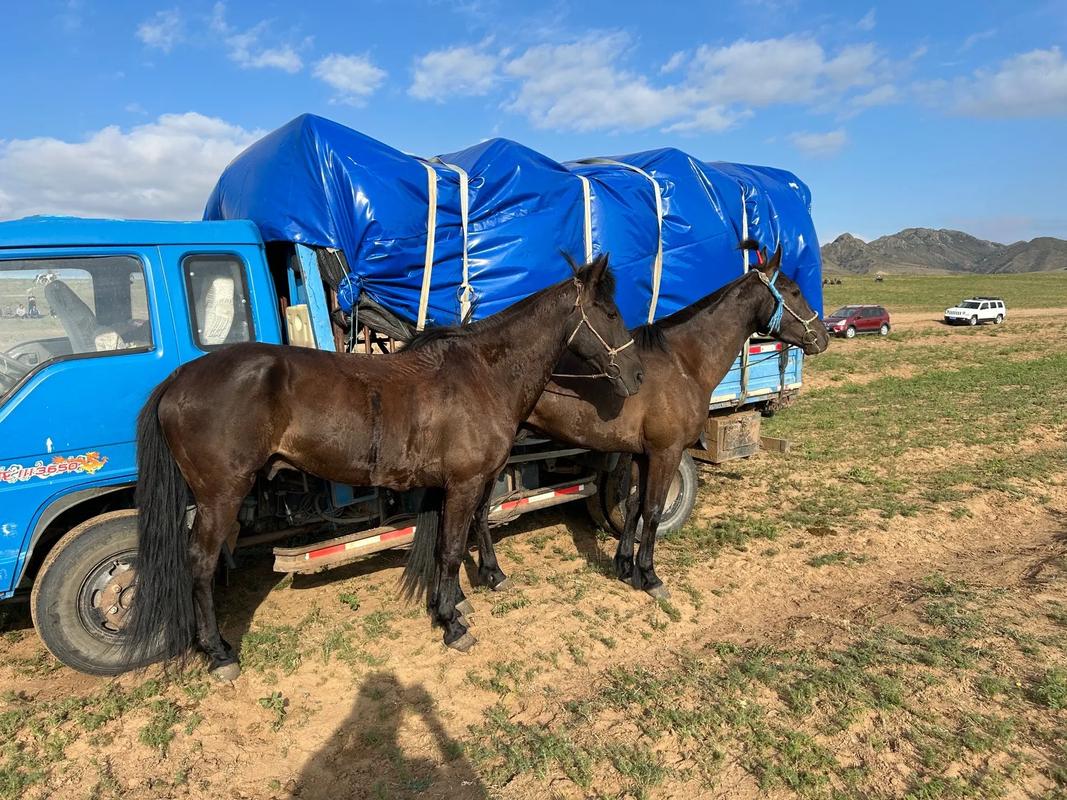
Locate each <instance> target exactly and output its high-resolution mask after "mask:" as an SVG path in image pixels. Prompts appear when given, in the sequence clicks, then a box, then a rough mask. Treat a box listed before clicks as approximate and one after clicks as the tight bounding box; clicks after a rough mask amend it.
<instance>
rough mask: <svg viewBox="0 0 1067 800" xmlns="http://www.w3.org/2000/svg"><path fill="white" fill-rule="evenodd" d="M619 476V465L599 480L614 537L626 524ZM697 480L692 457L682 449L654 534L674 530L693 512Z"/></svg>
mask: <svg viewBox="0 0 1067 800" xmlns="http://www.w3.org/2000/svg"><path fill="white" fill-rule="evenodd" d="M625 463H626V464H629V463H630V462H628V461H627V462H625ZM621 480H622V473H621V471H620V470H619V469H616V470H615V471H614V472H612V473H610V474H607V475H605V477H604V480H603V481H602V482H601V487H602V492H601V494H602V501H601V502H603V504H604V511H605V516H606V517H607V520H608V522H609V523H610V527H609V528H608V530H610V531H611V532H612V533H614V534H615V537H616V538H618V537H619V536H621V535H622V530H623V527H624V526H625V524H626V514H625V505H626V504H625V498H623V497H622V496H621V494H622V492H621V485H620V484H621ZM698 483H699V481H698V478H697V465H696V462H695V461H693V457H692V456H690V455H689V454H688V453H683V454H682V460H681V462H680V463H679V464H678V471H677V472H676V473H675V476H674V480H672V481H671V486H670V488H669V489H668V490H667V501H666V504H665V505H666V507H665V508H664V509H663V516H662V518H661V519H660V523H659V528H658V529H657V530H656V535H657V536H656V538H661V537H662V536H664V535H665V534H669V533H674V532H675V531H677V530H679V529H680V528H681V527H682V526H683V525H685V523H686V522H688V521H689V515H690V514H692V513H693V507H694V506H695V505H696V502H697V488H698ZM594 496H595V495H594ZM637 531H638V535H640V532H641V522H640V520H638V523H637Z"/></svg>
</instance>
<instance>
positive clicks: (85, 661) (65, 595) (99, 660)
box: [30, 509, 137, 675]
mask: <svg viewBox="0 0 1067 800" xmlns="http://www.w3.org/2000/svg"><path fill="white" fill-rule="evenodd" d="M136 565H137V512H136V511H134V510H132V509H128V510H124V511H112V512H109V513H107V514H101V515H100V516H98V517H93V518H92V519H89V520H86V521H85V522H83V523H82V524H81V525H78V526H77V527H75V528H73V529H71V530H70V531H69V532H68V533H67V534H66V535H65V536H64V537H63V538H62V539H61V540H60V541H59V543H58V544H56V546H55V547H53V548H52V551H51V552H50V553H49V554H48V556H47V558H45V560H44V563H43V564H42V565H41V571H40V572H39V573H38V574H37V580H36V581H34V584H33V592H32V594H31V596H30V613H31V614H32V615H33V624H34V627H35V628H36V629H37V634H38V635H39V636H40V637H41V640H42V641H43V642H44V645H45V647H47V648H48V651H49V652H50V653H51V654H52V655H54V656H55V657H56V658H57V659H59V660H60V661H62V662H63V663H64V664H66V665H67V666H68V667H71V668H72V669H76V670H78V671H79V672H86V673H88V674H90V675H118V674H120V673H122V672H124V671H125V670H126V669H127V668H128V665H127V664H126V662H125V661H124V657H123V652H122V627H123V625H124V624H125V622H126V617H127V614H128V611H129V607H130V601H131V600H132V598H133V591H134V589H133V582H134V578H135V575H136Z"/></svg>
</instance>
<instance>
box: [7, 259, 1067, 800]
mask: <svg viewBox="0 0 1067 800" xmlns="http://www.w3.org/2000/svg"><path fill="white" fill-rule="evenodd" d="M957 280H958V279H956V278H951V279H942V278H914V279H907V278H893V277H891V278H889V279H887V281H886V282H885V283H883V284H878V285H877V286H878V291H882V290H883V289H886V288H889V289H891V290H892V291H894V292H896V294H894V295H893V297H894V298H896V299H892V300H890V299H886V298H885V297H884V296H871V297H863V298H859V297H854V296H852V293H851V290H850V286H849V285H848V284H846V285H845V286H844V287H828V288H830V289H833V290H834V291H835V292H837V291H843V293H842V294H841V295H840V297H841V302H859V301H869V302H885V303H887V304H889V305H890V307H891V311H892V310H894V309H895V308H896V305H895V304H899V305H900V307H901V308H902V309H904V311H902V312H901V314H902V315H903V316H904V317H908V318H907V319H904V320H903V321H902V322H901V323H899V324H898V326H897V328H896V329H895V331H894V333H893V334H892V335H891V336H890V337H888V338H887V339H882V338H879V337H873V338H859V339H856V340H852V341H836V342H835V343H834V344H833V345H832V346H831V349H830V350H829V351H828V352H827V353H825V354H824V355H822V356H819V357H817V358H812V359H808V360H807V361H806V381H807V383H808V388H807V389H806V390H805V391H804V393H803V394H802V397H801V398H800V400H799V401H798V402H797V403H796V404H795V405H794V406H793V407H791V408H788V409H786V410H784V411H783V412H781V413H779V414H778V415H777V416H776V417H774V418H773V419H772V420H767V421H765V423H764V433H766V434H770V435H774V436H783V437H787V438H789V439H790V440H791V442H792V443H793V449H792V450H791V452H789V453H788V454H784V455H769V454H764V455H760V456H758V457H756V458H753V459H749V460H746V461H738V462H730V463H728V464H724V465H721V466H720V467H716V468H712V467H703V468H702V475H701V481H702V490H701V498H700V501H699V504H698V509H697V512H696V514H695V515H694V518H693V519H692V521H691V524H690V525H689V526H688V527H687V528H686V529H684V530H683V531H681V532H680V533H678V534H677V535H675V536H673V537H671V538H669V539H666V540H664V541H663V542H662V543H661V544H660V546H659V547H658V548H657V551H656V553H657V560H658V562H659V563H658V567H659V572H660V574H661V576H662V577H663V578H664V580H665V581H666V582H667V584H668V586H669V587H670V589H671V591H672V597H671V599H670V600H669V601H665V602H658V603H657V602H653V601H651V600H650V599H649V598H647V597H646V596H644V595H642V594H637V593H634V592H632V591H630V590H629V589H628V588H626V587H625V586H623V585H621V584H620V583H618V582H617V581H615V580H613V579H612V578H611V577H610V566H611V555H612V552H613V545H614V541H613V540H612V539H611V538H610V537H609V536H607V535H606V534H604V533H603V532H598V531H596V530H595V529H594V528H593V527H592V526H591V525H590V523H589V522H588V520H587V519H586V517H585V515H584V513H583V511H582V509H581V508H580V507H579V506H578V505H572V506H564V507H561V508H559V509H555V510H552V511H549V512H545V513H541V514H534V515H529V516H527V517H524V518H523V519H522V520H521V521H520V522H518V523H515V524H513V525H511V526H509V527H508V528H506V529H503V530H502V531H500V532H499V533H500V535H499V536H498V540H499V542H500V544H499V547H498V552H499V554H500V557H501V563H502V566H503V567H504V569H505V570H506V571H507V572H508V573H509V575H511V576H512V578H513V583H514V584H516V588H515V589H514V590H513V591H512V592H510V593H505V594H503V595H496V594H493V593H491V592H486V591H484V590H481V589H476V590H475V591H474V592H473V593H472V594H471V597H472V600H473V602H474V604H475V606H476V608H477V612H476V614H475V615H474V628H473V630H474V632H475V634H476V635H477V636H478V637H479V644H478V645H477V647H476V648H475V649H474V650H473V651H472V653H471V654H470V655H469V656H466V657H463V656H458V655H456V654H455V653H452V652H447V651H445V650H444V649H443V648H442V647H441V646H440V643H439V634H438V633H437V632H435V631H431V630H430V629H429V627H428V625H427V624H426V622H425V620H424V616H423V613H422V611H421V610H420V609H418V608H412V607H406V606H404V605H402V604H400V603H399V601H398V600H397V598H396V590H395V581H396V578H397V575H398V574H399V570H400V565H401V564H402V555H401V554H397V553H384V554H380V555H377V556H374V557H370V558H368V559H367V560H366V561H364V562H361V563H360V564H357V565H353V566H350V567H346V568H343V569H341V570H337V571H335V572H334V573H329V574H327V575H325V576H312V577H305V578H297V579H295V580H289V579H279V576H277V575H274V574H273V573H271V572H270V569H269V558H268V556H267V553H266V551H264V552H262V553H261V554H260V556H259V557H258V558H256V557H255V556H254V555H253V554H246V555H244V556H243V559H242V566H243V567H244V569H243V570H242V572H241V573H239V574H237V575H235V576H234V577H233V586H232V588H229V589H225V588H222V589H220V599H219V608H220V613H221V619H222V624H223V628H224V632H225V633H226V635H227V637H228V638H229V639H230V640H231V641H234V642H240V646H241V653H240V655H241V661H242V665H243V667H244V674H243V676H242V677H241V678H240V679H239V680H238V681H237V682H236V683H235V684H233V685H232V686H216V685H214V684H213V683H211V682H209V681H208V679H207V678H206V677H205V676H204V675H203V674H202V673H200V672H198V671H197V670H195V669H193V670H191V671H189V672H187V673H186V674H185V675H182V676H173V675H172V676H169V677H168V676H166V675H163V674H156V673H150V674H147V675H139V676H126V677H123V678H121V679H118V680H116V681H104V680H97V679H92V678H88V677H85V676H79V675H77V674H75V673H72V672H70V671H69V670H67V669H66V668H64V667H61V666H60V665H58V664H57V663H56V662H55V661H54V660H52V659H51V657H50V656H48V654H47V653H46V652H45V651H44V650H43V648H42V647H41V645H40V644H39V642H38V641H37V639H36V637H35V635H34V634H33V631H32V629H31V628H30V627H29V625H28V621H27V619H26V616H25V614H24V613H23V612H22V611H20V610H19V609H18V608H12V609H10V610H8V611H7V612H5V613H6V616H5V619H4V622H3V623H2V625H0V629H2V630H3V631H4V632H3V633H2V635H0V687H2V688H3V690H4V693H3V695H2V696H0V798H4V799H5V800H6V799H7V798H22V797H26V798H44V797H72V798H101V799H102V798H118V797H124V798H125V797H131V796H132V797H146V798H147V797H151V798H156V797H158V798H163V797H167V798H169V797H206V796H212V797H218V796H221V797H247V798H291V797H299V798H301V800H308V799H309V798H327V797H329V798H335V797H360V798H362V797H367V798H394V797H397V798H427V797H429V798H445V797H448V798H489V797H492V798H496V797H500V798H522V799H523V800H526V799H527V798H529V799H530V800H533V799H534V798H537V799H538V800H540V799H541V798H587V797H594V798H686V799H687V800H691V798H705V797H711V798H757V797H761V798H762V797H771V798H795V797H800V798H828V799H830V800H842V799H843V798H857V799H858V798H878V799H879V800H880V799H881V798H886V800H888V798H906V799H907V800H957V799H962V798H982V799H984V798H1001V797H1004V798H1053V799H1054V800H1055V799H1058V800H1067V381H1065V380H1064V376H1067V356H1065V355H1064V354H1063V352H1062V349H1061V348H1059V347H1058V346H1057V343H1058V342H1059V341H1061V340H1062V338H1063V337H1064V336H1065V335H1067V316H1061V315H1060V314H1059V313H1057V310H1056V308H1057V307H1056V306H1054V305H1053V304H1052V303H1053V300H1055V302H1056V303H1059V304H1060V305H1059V308H1060V309H1062V308H1063V307H1064V306H1067V295H1065V286H1067V276H1033V277H1031V276H1022V277H1019V278H1017V279H1016V278H1006V279H998V280H1003V283H1002V284H1000V287H999V288H998V289H997V290H996V293H998V294H1001V295H1003V296H1005V297H1006V298H1007V299H1008V302H1009V309H1011V308H1013V307H1015V308H1018V309H1019V313H1018V314H1017V315H1016V316H1015V317H1014V318H1012V319H1010V320H1009V322H1008V323H1007V324H1006V325H1004V326H1002V327H992V326H989V327H980V328H977V329H962V328H961V329H949V328H944V327H943V326H941V325H939V324H938V323H936V322H935V321H933V320H934V319H936V312H938V311H940V310H941V308H942V307H943V305H944V303H943V302H942V300H941V293H942V291H943V289H942V281H957ZM976 280H980V279H976ZM865 285H866V284H864V286H865ZM872 285H873V284H872ZM954 286H958V287H959V289H958V291H957V290H956V289H953V292H952V294H951V295H950V297H951V298H954V299H959V297H960V296H963V295H965V294H970V293H974V292H977V291H989V289H985V288H982V289H979V288H976V286H975V285H967V284H964V283H958V284H954ZM950 288H952V287H951V286H950ZM1042 292H1043V293H1044V296H1045V297H1047V298H1050V300H1049V302H1048V303H1047V304H1045V305H1041V304H1040V303H1038V302H1037V298H1038V297H1039V295H1040V293H1042ZM1013 298H1015V299H1013ZM1023 298H1029V300H1025V299H1023ZM1028 303H1029V304H1028ZM1050 309H1052V310H1050ZM927 312H931V313H932V315H933V316H932V317H931V315H930V313H927ZM909 315H910V316H909Z"/></svg>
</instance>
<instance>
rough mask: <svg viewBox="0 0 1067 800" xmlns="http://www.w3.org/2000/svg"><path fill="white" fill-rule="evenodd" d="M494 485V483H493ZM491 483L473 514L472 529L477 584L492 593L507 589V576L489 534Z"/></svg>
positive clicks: (491, 536)
mask: <svg viewBox="0 0 1067 800" xmlns="http://www.w3.org/2000/svg"><path fill="white" fill-rule="evenodd" d="M494 483H495V482H494ZM493 485H494V484H493V483H490V484H489V485H488V486H487V487H486V489H485V494H484V495H483V496H482V501H481V503H480V504H479V506H478V510H477V511H476V512H475V514H474V527H475V530H476V533H477V536H478V582H479V583H481V585H482V586H488V587H489V588H490V589H492V590H493V591H494V592H502V591H504V590H506V589H508V588H509V583H508V576H507V575H505V574H504V570H502V569H501V568H500V564H499V563H498V562H497V560H496V548H495V547H494V546H493V535H492V534H491V533H490V532H489V505H490V499H491V497H492V495H493Z"/></svg>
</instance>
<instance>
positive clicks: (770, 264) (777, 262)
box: [757, 245, 782, 275]
mask: <svg viewBox="0 0 1067 800" xmlns="http://www.w3.org/2000/svg"><path fill="white" fill-rule="evenodd" d="M763 252H764V256H763V263H762V264H760V265H759V266H758V267H757V269H758V270H760V271H761V272H763V273H765V274H767V275H773V274H774V273H775V272H776V271H777V270H778V268H779V267H780V266H781V265H782V246H781V245H778V249H777V250H775V251H774V255H773V256H771V257H770V258H767V256H766V253H767V251H766V250H764V251H763Z"/></svg>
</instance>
